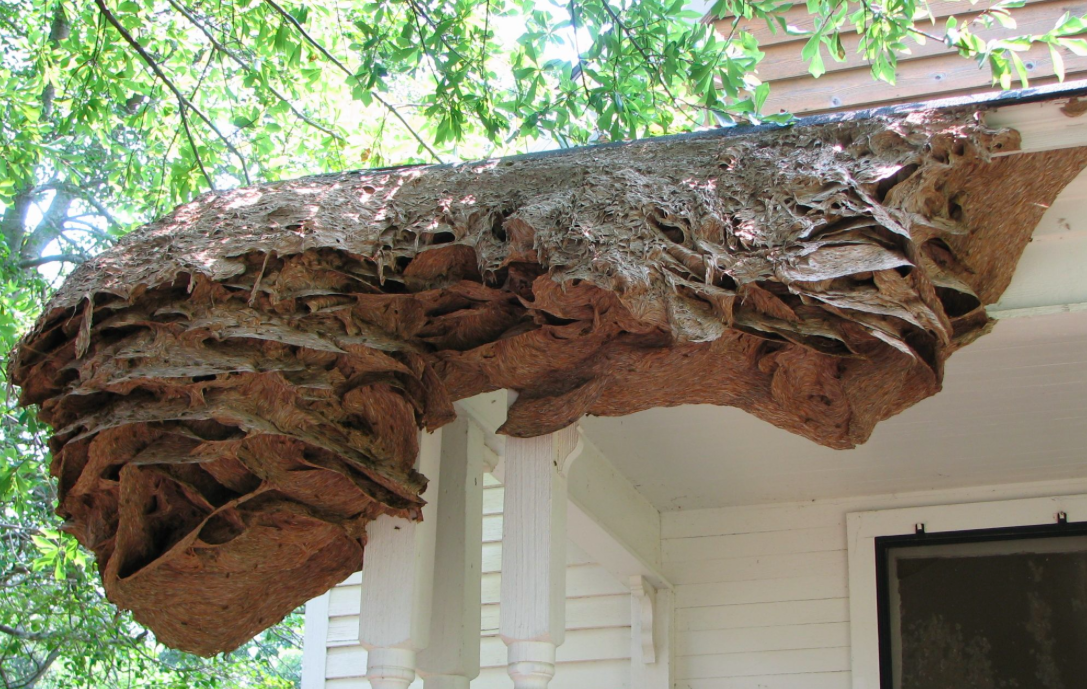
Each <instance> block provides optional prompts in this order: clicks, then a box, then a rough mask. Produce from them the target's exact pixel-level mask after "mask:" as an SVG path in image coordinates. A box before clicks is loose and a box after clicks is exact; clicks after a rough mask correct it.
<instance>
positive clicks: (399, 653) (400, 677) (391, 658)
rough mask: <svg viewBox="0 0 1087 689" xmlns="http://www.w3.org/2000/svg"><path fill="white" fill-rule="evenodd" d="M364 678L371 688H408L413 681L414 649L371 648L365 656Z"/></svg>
mask: <svg viewBox="0 0 1087 689" xmlns="http://www.w3.org/2000/svg"><path fill="white" fill-rule="evenodd" d="M366 679H368V680H370V686H371V687H373V689H408V685H409V684H411V683H412V682H414V681H415V651H412V650H409V649H406V648H375V649H371V650H370V651H369V653H368V654H367V656H366Z"/></svg>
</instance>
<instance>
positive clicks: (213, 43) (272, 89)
mask: <svg viewBox="0 0 1087 689" xmlns="http://www.w3.org/2000/svg"><path fill="white" fill-rule="evenodd" d="M166 2H168V3H169V4H170V6H171V7H173V8H174V9H175V10H177V11H178V12H180V13H181V15H182V16H183V17H185V18H186V19H188V20H189V23H190V24H192V25H193V26H195V27H196V28H197V29H200V33H202V34H204V36H205V37H206V38H207V39H208V41H209V42H210V43H211V46H212V47H213V48H215V49H216V50H218V51H219V52H221V53H222V54H224V55H226V56H227V57H229V58H230V59H231V60H233V61H234V63H235V64H236V65H238V66H239V67H241V68H242V69H244V70H246V71H247V72H249V73H250V74H256V75H257V76H260V72H259V71H257V69H256V68H254V67H253V66H252V65H251V64H249V63H248V62H245V61H244V60H242V59H241V58H240V57H238V55H237V53H235V52H233V51H232V50H230V49H229V48H227V47H226V46H225V45H223V44H222V43H220V42H219V41H218V40H217V39H216V38H215V36H214V35H212V33H211V32H210V31H208V29H207V27H205V26H204V25H203V24H201V23H200V22H199V21H198V20H197V19H196V17H195V16H194V15H193V14H192V13H191V12H189V11H188V10H187V9H185V7H183V6H182V5H180V4H178V3H177V2H175V0H166ZM261 81H264V79H263V78H262V79H261ZM264 87H265V88H267V89H268V91H269V92H270V93H271V94H272V95H273V96H275V97H276V98H278V99H279V100H281V101H282V102H283V103H284V104H285V105H286V106H287V107H288V108H289V109H290V111H291V112H292V113H294V115H295V117H297V118H298V119H300V120H302V121H303V122H305V123H306V124H308V125H309V126H311V127H313V128H314V129H317V130H319V131H322V132H324V133H325V134H328V135H329V136H331V137H332V138H334V139H336V140H338V141H346V139H344V138H343V137H342V136H340V135H339V134H337V133H336V132H334V131H332V130H331V129H328V128H326V127H323V126H321V125H320V124H318V123H316V122H314V121H313V120H311V119H310V118H309V117H307V116H306V115H304V114H303V113H302V112H301V111H299V110H298V108H296V107H295V106H294V104H293V103H291V101H290V100H288V98H287V97H286V96H284V95H283V94H282V93H280V92H279V91H277V90H276V89H275V87H273V86H272V85H271V84H269V83H267V82H266V81H264Z"/></svg>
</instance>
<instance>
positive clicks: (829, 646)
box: [556, 479, 1087, 689]
mask: <svg viewBox="0 0 1087 689" xmlns="http://www.w3.org/2000/svg"><path fill="white" fill-rule="evenodd" d="M1085 491H1087V479H1083V480H1077V481H1060V482H1046V483H1022V484H1016V485H1002V486H990V487H978V488H969V489H957V490H947V491H929V492H923V493H907V494H898V495H879V496H866V497H857V498H846V499H840V500H825V501H814V502H804V503H787V504H786V503H778V504H771V505H753V506H742V507H726V508H719V509H705V510H690V511H680V512H666V513H663V514H662V515H661V516H662V537H663V543H662V546H663V556H664V573H665V575H666V576H667V577H668V578H669V579H670V581H671V582H672V583H673V584H674V585H675V604H676V619H675V630H676V659H675V678H676V679H675V684H674V686H675V687H676V689H756V688H758V689H786V688H788V689H793V688H795V687H803V688H804V689H848V688H849V687H851V686H852V678H851V674H850V641H849V640H850V620H849V575H848V567H847V562H848V549H847V543H846V514H848V513H850V512H858V511H866V510H881V509H892V508H900V507H916V506H924V505H944V504H960V503H972V502H984V501H992V500H1004V499H1015V498H1029V497H1044V496H1052V495H1066V494H1072V493H1081V492H1085ZM873 633H874V632H873ZM563 686H564V685H562V684H557V685H556V687H563Z"/></svg>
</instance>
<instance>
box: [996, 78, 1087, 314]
mask: <svg viewBox="0 0 1087 689" xmlns="http://www.w3.org/2000/svg"><path fill="white" fill-rule="evenodd" d="M1077 113H1078V114H1077ZM984 118H985V123H986V124H987V125H989V126H990V127H1008V128H1011V129H1015V130H1016V131H1018V132H1019V134H1020V136H1021V137H1022V141H1021V146H1020V148H1019V150H1017V151H1010V152H1008V153H1007V154H1003V155H1018V154H1023V153H1039V152H1042V151H1052V150H1057V149H1062V148H1077V147H1081V146H1087V113H1084V112H1083V106H1082V105H1081V104H1079V103H1078V101H1077V100H1076V99H1074V98H1073V99H1070V98H1060V99H1057V100H1051V101H1043V102H1038V103H1025V104H1022V105H1007V106H1004V107H1000V108H996V109H994V110H990V111H987V112H985V113H984ZM1084 310H1087V176H1085V175H1084V174H1081V175H1080V176H1079V177H1077V178H1076V179H1075V180H1073V181H1072V182H1071V183H1069V185H1068V186H1067V187H1066V188H1065V189H1064V191H1062V192H1061V194H1060V196H1058V197H1057V199H1056V200H1055V201H1054V203H1053V204H1052V205H1051V206H1050V208H1049V209H1048V210H1047V211H1046V213H1045V215H1044V216H1043V217H1042V219H1041V221H1040V222H1039V223H1038V227H1037V228H1035V230H1034V235H1033V237H1032V239H1031V243H1030V244H1028V245H1027V248H1026V250H1025V251H1024V252H1023V255H1022V257H1021V258H1020V259H1019V265H1018V266H1017V267H1016V269H1015V275H1014V277H1013V278H1012V282H1011V284H1010V285H1009V286H1008V289H1007V290H1005V292H1004V294H1003V295H1002V296H1001V298H1000V301H998V302H997V303H996V304H993V305H992V306H990V307H989V308H988V309H987V311H988V313H989V315H990V316H992V317H993V318H997V319H1005V318H1021V317H1026V316H1045V315H1051V314H1057V313H1070V312H1074V311H1084Z"/></svg>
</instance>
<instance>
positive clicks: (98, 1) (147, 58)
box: [94, 0, 253, 184]
mask: <svg viewBox="0 0 1087 689" xmlns="http://www.w3.org/2000/svg"><path fill="white" fill-rule="evenodd" d="M94 4H95V5H97V6H98V10H99V11H100V12H101V13H102V16H104V17H105V18H106V21H108V22H109V23H110V25H111V26H113V28H114V29H116V30H117V32H118V33H119V34H121V38H123V39H124V40H125V43H128V44H129V45H130V46H131V47H132V49H133V50H135V51H136V52H137V53H138V54H139V56H140V57H141V58H143V61H144V62H146V63H147V66H148V67H150V68H151V71H152V72H154V73H155V76H157V77H158V78H159V79H160V80H161V81H162V83H164V84H166V88H168V89H170V91H171V92H172V93H173V94H174V97H175V98H177V102H178V106H179V107H180V108H182V109H184V108H189V109H190V110H192V111H193V112H194V113H196V116H197V117H199V118H200V119H201V120H203V121H204V124H206V125H207V126H208V128H209V129H211V131H213V132H215V135H216V136H217V137H219V140H220V141H222V142H223V144H224V145H225V146H226V147H227V149H229V150H230V152H231V153H233V154H234V155H235V156H236V157H237V158H238V162H239V163H241V166H242V175H243V176H244V177H245V183H246V184H252V183H253V182H252V181H251V180H250V179H249V169H248V168H247V167H246V165H245V158H244V157H243V156H242V154H241V153H239V152H238V149H237V148H235V147H234V144H232V143H230V139H228V138H227V137H225V136H224V135H223V133H222V132H221V131H219V128H218V127H216V126H215V123H214V122H212V121H211V119H210V118H209V117H208V116H207V115H205V114H204V112H203V111H202V110H200V108H198V107H196V106H195V105H193V103H192V101H190V100H189V99H188V98H186V97H185V94H183V93H182V92H181V90H180V89H179V88H178V87H177V86H175V85H174V82H172V81H171V80H170V77H168V76H166V73H165V72H163V71H162V67H160V66H159V64H158V63H157V62H155V60H154V58H152V57H151V55H150V54H149V53H148V52H147V50H146V49H145V48H144V47H143V46H142V45H140V43H139V41H137V40H136V39H135V38H133V37H132V34H130V33H129V32H128V30H127V29H125V27H123V26H122V25H121V22H119V21H117V17H115V16H113V13H112V12H110V10H109V8H108V7H106V3H105V2H104V0H94Z"/></svg>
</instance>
